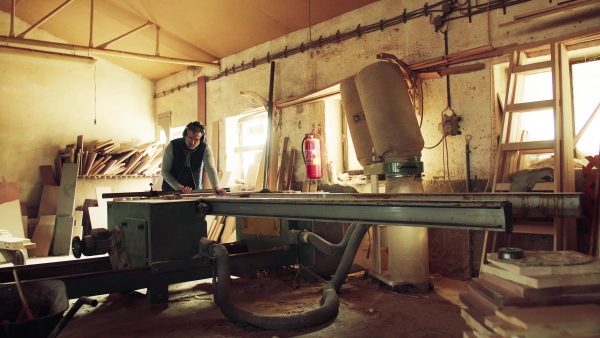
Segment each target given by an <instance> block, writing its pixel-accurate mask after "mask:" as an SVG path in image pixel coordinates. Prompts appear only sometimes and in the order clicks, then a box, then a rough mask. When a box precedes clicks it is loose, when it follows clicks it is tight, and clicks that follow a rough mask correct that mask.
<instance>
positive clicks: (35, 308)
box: [0, 280, 69, 338]
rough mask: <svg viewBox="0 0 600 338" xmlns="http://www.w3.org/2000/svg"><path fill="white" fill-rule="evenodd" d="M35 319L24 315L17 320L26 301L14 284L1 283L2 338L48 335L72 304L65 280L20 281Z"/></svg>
mask: <svg viewBox="0 0 600 338" xmlns="http://www.w3.org/2000/svg"><path fill="white" fill-rule="evenodd" d="M21 287H22V289H23V294H24V295H25V299H26V300H27V303H28V304H29V308H30V310H31V312H32V313H33V314H34V316H35V319H32V320H27V318H26V317H25V316H23V318H22V319H21V320H20V321H19V322H17V318H18V317H19V314H20V313H21V310H22V308H23V305H22V303H21V298H20V297H19V291H18V289H17V286H16V285H15V284H8V285H0V299H1V300H2V306H0V323H1V324H2V330H1V331H0V338H4V337H7V338H9V337H11V338H12V337H27V338H30V337H48V336H49V335H50V333H51V332H52V331H53V330H54V328H55V327H56V326H57V325H58V324H59V323H60V321H61V320H62V318H63V313H64V312H65V311H66V310H67V309H68V308H69V299H68V298H67V288H66V287H65V284H64V283H63V282H62V281H59V280H47V281H38V282H31V283H23V284H21Z"/></svg>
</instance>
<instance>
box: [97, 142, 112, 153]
mask: <svg viewBox="0 0 600 338" xmlns="http://www.w3.org/2000/svg"><path fill="white" fill-rule="evenodd" d="M113 143H114V141H113V140H107V141H104V142H100V143H96V146H95V147H94V150H95V151H97V150H99V149H102V148H106V147H110V146H111V145H112V144H113Z"/></svg>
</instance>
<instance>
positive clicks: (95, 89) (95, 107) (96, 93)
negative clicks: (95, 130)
mask: <svg viewBox="0 0 600 338" xmlns="http://www.w3.org/2000/svg"><path fill="white" fill-rule="evenodd" d="M97 95H98V89H97V88H96V63H95V62H94V125H96V117H97V116H98V113H97V109H98V104H97V103H96V99H97Z"/></svg>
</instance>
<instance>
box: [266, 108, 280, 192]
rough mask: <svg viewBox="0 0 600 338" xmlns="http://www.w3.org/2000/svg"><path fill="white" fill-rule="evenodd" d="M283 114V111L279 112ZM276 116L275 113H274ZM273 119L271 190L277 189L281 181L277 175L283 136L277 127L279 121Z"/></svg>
mask: <svg viewBox="0 0 600 338" xmlns="http://www.w3.org/2000/svg"><path fill="white" fill-rule="evenodd" d="M279 114H281V112H279ZM273 115H274V116H275V114H273ZM275 120H276V119H275V118H274V119H273V122H272V124H273V126H272V127H271V146H270V147H269V168H268V175H267V177H268V185H267V188H268V189H269V190H270V191H276V190H277V186H278V183H279V177H278V175H277V169H278V165H277V160H278V157H279V139H280V138H281V128H277V126H276V125H277V121H275Z"/></svg>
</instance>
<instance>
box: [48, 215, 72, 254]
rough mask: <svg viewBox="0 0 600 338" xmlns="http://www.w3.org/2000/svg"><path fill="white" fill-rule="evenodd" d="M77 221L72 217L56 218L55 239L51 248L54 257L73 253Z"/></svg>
mask: <svg viewBox="0 0 600 338" xmlns="http://www.w3.org/2000/svg"><path fill="white" fill-rule="evenodd" d="M74 224H75V219H74V218H73V217H72V216H56V226H55V228H54V239H53V242H52V246H51V251H52V255H53V256H66V255H68V254H69V253H70V252H71V238H72V234H73V226H74Z"/></svg>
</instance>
